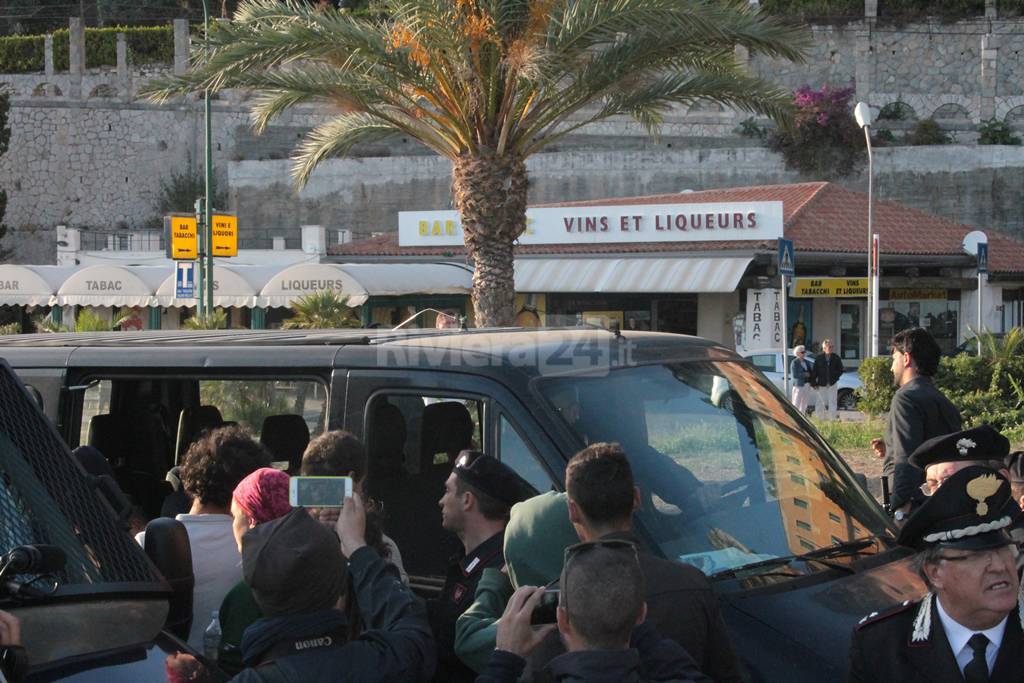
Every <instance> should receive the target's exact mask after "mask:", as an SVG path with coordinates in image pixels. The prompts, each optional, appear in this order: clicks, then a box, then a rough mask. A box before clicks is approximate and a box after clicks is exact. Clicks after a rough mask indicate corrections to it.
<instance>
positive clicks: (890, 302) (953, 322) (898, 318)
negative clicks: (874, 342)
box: [878, 289, 960, 355]
mask: <svg viewBox="0 0 1024 683" xmlns="http://www.w3.org/2000/svg"><path fill="white" fill-rule="evenodd" d="M881 294H882V296H880V297H879V299H880V301H879V315H878V319H879V320H878V323H879V324H878V331H879V346H880V347H881V348H879V349H878V352H879V354H880V355H886V354H887V353H888V343H889V340H890V339H892V336H893V335H894V334H896V333H897V332H900V331H902V330H905V329H908V328H911V327H923V328H924V329H926V330H928V332H929V333H930V334H931V335H932V337H934V338H935V341H936V342H937V343H938V345H939V348H940V349H942V351H943V352H944V353H951V352H952V351H953V349H955V348H956V345H957V337H958V333H959V329H960V325H959V322H960V321H959V319H960V301H959V298H960V292H959V291H958V290H929V289H922V290H899V289H893V290H888V291H883V292H881ZM901 297H906V298H901Z"/></svg>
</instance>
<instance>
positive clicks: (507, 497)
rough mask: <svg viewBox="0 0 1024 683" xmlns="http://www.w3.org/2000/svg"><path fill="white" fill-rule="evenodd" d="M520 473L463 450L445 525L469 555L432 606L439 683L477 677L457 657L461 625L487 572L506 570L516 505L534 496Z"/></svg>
mask: <svg viewBox="0 0 1024 683" xmlns="http://www.w3.org/2000/svg"><path fill="white" fill-rule="evenodd" d="M532 493H533V492H532V490H530V488H529V485H528V484H527V483H526V482H525V481H523V480H522V479H521V478H520V477H519V476H518V475H517V474H516V473H515V472H513V471H512V470H511V469H509V468H508V467H506V466H505V465H503V464H501V463H500V462H498V460H497V459H495V458H492V457H491V456H489V455H484V454H483V453H481V452H480V451H469V450H467V451H462V452H461V453H459V456H458V457H457V458H456V459H455V466H454V468H453V469H452V473H451V475H450V476H449V477H448V480H447V481H446V482H445V485H444V496H442V497H441V500H440V501H439V505H440V506H441V525H442V526H443V527H444V528H445V529H447V530H448V531H450V532H452V533H453V534H455V535H456V536H458V537H459V540H460V541H461V542H462V546H463V549H464V551H465V554H464V555H463V556H462V557H456V558H453V561H452V564H451V565H450V566H449V568H448V576H447V578H446V580H445V584H444V589H443V590H442V591H441V596H440V597H439V598H438V599H437V600H431V601H429V602H428V603H427V612H428V615H429V617H430V626H431V629H432V630H433V632H434V640H435V641H436V643H437V659H438V661H437V673H436V674H435V676H434V680H436V681H456V682H457V681H472V680H473V679H474V678H475V677H476V674H475V673H474V672H473V670H472V669H470V668H469V667H468V666H466V665H465V664H463V663H462V661H461V660H459V658H458V657H457V656H456V655H455V622H456V621H457V620H458V618H459V615H461V614H462V613H463V612H465V611H466V610H467V609H469V606H470V605H472V604H473V597H474V595H475V593H476V585H477V582H479V580H480V576H481V574H483V571H484V569H486V568H488V567H494V568H501V567H502V566H503V565H504V564H505V559H504V556H503V555H502V547H503V546H504V535H505V525H506V524H508V518H509V511H510V510H511V508H512V506H513V505H514V504H515V503H518V502H519V501H521V500H525V499H526V498H527V497H529V496H530V495H532Z"/></svg>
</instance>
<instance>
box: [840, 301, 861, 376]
mask: <svg viewBox="0 0 1024 683" xmlns="http://www.w3.org/2000/svg"><path fill="white" fill-rule="evenodd" d="M864 336H865V335H864V302H863V301H844V302H842V303H840V304H839V331H838V333H837V334H836V338H837V339H838V340H839V348H837V349H836V352H837V353H838V354H839V357H840V358H842V359H843V363H844V364H848V363H849V362H850V361H856V362H860V360H861V359H862V358H864V349H865V344H866V343H867V341H866V340H865V338H864Z"/></svg>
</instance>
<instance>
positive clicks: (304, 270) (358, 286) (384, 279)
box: [257, 263, 473, 308]
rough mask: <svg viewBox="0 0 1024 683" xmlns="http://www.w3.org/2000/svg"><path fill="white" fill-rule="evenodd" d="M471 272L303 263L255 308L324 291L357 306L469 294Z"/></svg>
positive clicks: (436, 266) (273, 284)
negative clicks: (375, 300) (377, 299)
mask: <svg viewBox="0 0 1024 683" xmlns="http://www.w3.org/2000/svg"><path fill="white" fill-rule="evenodd" d="M472 286H473V275H472V271H471V270H469V268H467V267H465V266H461V265H458V264H447V263H345V264H335V263H305V264H300V265H296V266H291V267H289V268H285V269H284V270H282V271H280V272H279V273H277V274H276V275H274V276H273V277H272V278H271V279H270V282H269V283H267V285H266V287H264V288H263V291H261V292H260V296H259V299H258V300H257V301H258V303H257V305H259V306H268V307H272V308H273V307H280V306H290V305H291V304H292V302H293V301H296V300H297V299H300V298H302V297H303V296H306V295H307V294H312V293H314V292H318V291H321V290H325V289H333V290H336V291H337V292H338V293H340V294H342V295H343V296H346V297H348V304H349V306H360V305H362V304H364V303H366V300H367V299H368V298H370V297H371V296H401V295H404V294H469V292H470V290H471V289H472Z"/></svg>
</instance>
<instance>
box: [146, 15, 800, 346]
mask: <svg viewBox="0 0 1024 683" xmlns="http://www.w3.org/2000/svg"><path fill="white" fill-rule="evenodd" d="M379 9H380V10H381V11H380V13H376V14H368V13H351V12H346V11H344V10H330V9H328V10H316V9H313V8H310V7H309V6H307V5H305V4H303V3H301V2H297V1H296V0H246V1H244V2H242V3H241V4H240V5H239V7H238V10H237V12H236V13H235V17H234V21H233V22H232V23H230V24H225V25H220V26H218V28H217V30H215V31H213V32H212V33H211V35H210V36H209V38H208V40H207V41H206V42H205V43H202V44H200V46H199V47H198V48H197V55H196V57H197V62H198V64H197V66H196V68H194V69H193V70H192V71H191V72H190V73H188V74H185V75H182V76H177V77H166V78H162V79H157V80H155V81H153V82H150V83H149V84H148V85H147V86H146V88H145V89H144V93H145V94H147V95H149V96H150V97H151V98H152V99H154V100H156V101H165V100H168V99H170V98H172V97H175V96H177V95H182V94H186V93H189V92H193V91H195V90H203V89H208V90H211V91H216V90H221V89H224V88H247V89H250V90H252V91H254V92H255V93H256V96H255V98H254V100H253V105H252V115H253V121H254V127H255V128H256V130H257V132H259V131H262V130H263V129H265V128H266V127H267V125H268V124H269V123H270V122H271V121H272V120H273V119H274V118H275V117H276V116H278V115H279V114H281V113H282V112H284V111H286V110H287V109H289V108H291V107H293V106H295V105H297V104H300V103H308V102H321V103H327V104H329V105H331V106H333V107H334V108H335V111H337V112H338V113H337V114H336V115H335V116H333V117H332V118H331V119H330V120H328V121H327V122H325V123H323V124H321V125H319V126H317V127H315V128H314V129H313V130H312V131H310V133H309V134H308V135H307V136H306V138H305V140H304V141H303V142H302V143H301V144H300V145H299V146H298V148H297V149H296V151H295V154H294V157H293V160H294V166H293V175H294V177H295V180H296V182H297V184H298V185H299V186H301V185H302V184H304V183H305V182H306V181H307V180H308V179H309V177H310V175H311V174H312V172H313V170H314V169H315V168H316V166H317V165H318V164H319V163H320V162H321V161H323V160H324V159H326V158H328V157H331V156H338V155H345V154H347V153H349V152H350V151H351V150H352V148H353V147H354V146H355V145H357V144H360V143H367V142H373V141H377V140H380V139H383V138H386V137H388V136H390V135H392V134H394V133H401V134H402V135H405V136H408V137H410V138H413V139H415V140H418V141H419V142H421V143H422V144H423V145H425V146H426V147H428V148H430V149H431V150H433V151H434V152H436V153H438V154H440V155H442V156H444V157H446V158H448V159H449V160H451V162H452V166H453V173H452V193H453V195H454V204H455V208H456V209H458V211H459V213H460V214H461V218H462V228H463V231H464V236H465V244H466V249H467V251H468V252H469V255H470V257H471V258H472V259H473V261H474V264H475V266H476V268H475V272H474V275H473V306H474V309H475V313H476V321H477V324H478V325H485V326H486V325H498V324H507V323H510V322H511V321H512V319H513V316H514V310H513V302H514V297H515V292H514V284H513V277H512V276H513V270H512V263H513V244H514V243H515V240H516V239H517V238H518V237H519V235H520V234H522V232H523V230H524V229H525V227H526V203H527V184H528V178H527V169H526V160H527V158H528V157H529V156H530V155H531V154H533V153H535V152H537V151H538V150H540V149H542V148H543V147H544V146H545V145H548V144H550V143H552V142H554V141H555V140H558V139H559V138H561V137H563V136H565V135H567V134H569V133H572V132H573V131H575V130H578V129H579V128H582V127H584V126H586V125H588V124H590V123H594V122H596V121H602V120H605V119H608V118H610V117H613V116H620V115H628V116H631V117H633V118H634V119H635V120H636V121H637V122H639V124H640V125H642V126H643V127H644V128H645V129H646V130H647V131H648V132H650V133H652V134H654V133H656V132H657V130H658V128H659V125H660V123H661V121H662V118H663V116H664V114H665V113H666V112H667V111H669V110H670V109H671V108H672V107H673V106H675V105H688V104H690V103H693V102H697V101H700V100H710V101H713V102H717V103H720V104H723V105H726V106H730V107H734V108H736V109H739V110H743V111H748V112H753V113H756V114H762V115H766V116H769V117H771V118H773V119H775V120H777V121H780V122H781V121H785V120H786V119H787V114H788V112H789V106H790V97H791V95H790V93H789V92H787V91H783V90H781V89H779V88H776V87H774V86H771V85H769V84H768V83H766V82H764V81H762V80H760V79H758V78H755V77H752V76H750V75H748V74H746V73H744V71H743V69H742V67H741V65H740V64H739V63H738V61H737V60H736V57H735V48H736V46H743V47H745V48H747V50H748V51H749V53H750V54H755V53H760V54H763V55H767V56H769V57H773V58H781V59H789V60H799V59H802V50H803V47H804V46H805V45H806V44H807V40H806V36H805V33H804V32H803V31H802V30H800V29H797V28H795V27H791V26H787V25H785V24H783V23H782V22H780V21H779V20H777V19H775V18H773V17H771V16H766V15H764V14H762V13H761V12H760V11H759V10H757V9H756V8H752V7H751V6H750V4H749V3H748V2H747V0H381V2H380V3H379Z"/></svg>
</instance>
